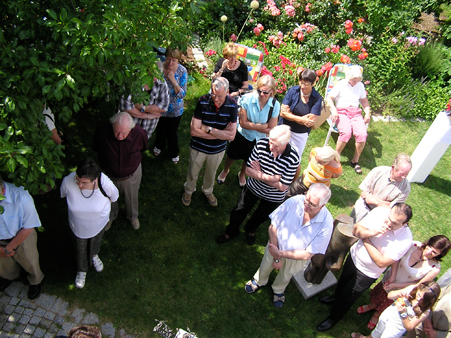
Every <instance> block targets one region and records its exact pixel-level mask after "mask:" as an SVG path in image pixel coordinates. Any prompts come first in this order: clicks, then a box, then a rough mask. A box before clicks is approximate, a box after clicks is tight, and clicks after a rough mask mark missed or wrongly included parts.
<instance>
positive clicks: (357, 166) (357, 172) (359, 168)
mask: <svg viewBox="0 0 451 338" xmlns="http://www.w3.org/2000/svg"><path fill="white" fill-rule="evenodd" d="M351 167H353V168H354V171H355V173H356V174H359V175H361V174H362V168H361V167H360V165H359V162H355V163H354V162H351Z"/></svg>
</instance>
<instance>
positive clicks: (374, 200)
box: [364, 194, 378, 205]
mask: <svg viewBox="0 0 451 338" xmlns="http://www.w3.org/2000/svg"><path fill="white" fill-rule="evenodd" d="M364 200H365V202H366V204H374V205H377V203H378V200H377V198H375V197H374V196H373V195H371V194H368V195H367V196H366V197H365V198H364Z"/></svg>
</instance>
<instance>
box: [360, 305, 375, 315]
mask: <svg viewBox="0 0 451 338" xmlns="http://www.w3.org/2000/svg"><path fill="white" fill-rule="evenodd" d="M371 310H373V309H372V308H370V306H369V305H363V306H361V307H359V308H358V309H357V313H358V314H362V313H367V312H368V311H371Z"/></svg>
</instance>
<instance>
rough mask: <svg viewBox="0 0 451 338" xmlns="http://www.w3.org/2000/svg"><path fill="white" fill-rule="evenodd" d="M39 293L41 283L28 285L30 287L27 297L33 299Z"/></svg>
mask: <svg viewBox="0 0 451 338" xmlns="http://www.w3.org/2000/svg"><path fill="white" fill-rule="evenodd" d="M40 293H41V283H39V284H36V285H30V288H29V289H28V299H32V300H33V299H35V298H38V296H39V294H40Z"/></svg>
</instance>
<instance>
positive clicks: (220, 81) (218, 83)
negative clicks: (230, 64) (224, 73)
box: [211, 76, 229, 92]
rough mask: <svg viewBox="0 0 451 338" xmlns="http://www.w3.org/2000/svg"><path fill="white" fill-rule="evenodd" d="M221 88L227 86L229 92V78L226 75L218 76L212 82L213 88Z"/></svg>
mask: <svg viewBox="0 0 451 338" xmlns="http://www.w3.org/2000/svg"><path fill="white" fill-rule="evenodd" d="M213 88H214V90H215V91H216V90H221V89H222V88H225V91H226V92H227V91H228V90H229V80H227V79H226V78H225V77H221V76H220V77H217V78H216V79H214V80H213V82H212V83H211V89H212V90H213Z"/></svg>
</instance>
